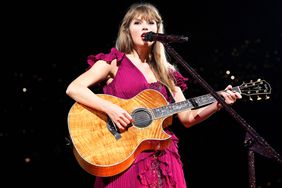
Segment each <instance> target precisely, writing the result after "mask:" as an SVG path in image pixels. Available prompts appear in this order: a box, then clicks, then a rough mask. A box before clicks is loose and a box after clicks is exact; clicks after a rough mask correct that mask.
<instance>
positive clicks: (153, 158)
mask: <svg viewBox="0 0 282 188" xmlns="http://www.w3.org/2000/svg"><path fill="white" fill-rule="evenodd" d="M114 59H117V62H118V66H119V68H118V71H117V74H116V76H115V78H114V80H113V81H112V82H111V83H110V84H108V85H106V84H103V83H102V85H101V86H102V87H103V92H104V94H110V95H113V96H117V97H119V98H124V99H130V98H132V97H134V96H135V95H137V94H138V93H139V92H141V91H142V90H144V89H155V90H157V91H159V92H161V93H162V94H163V95H164V96H165V97H166V99H167V101H168V102H172V101H173V99H172V97H170V95H169V93H168V92H167V89H166V87H165V86H164V85H162V84H161V83H160V82H155V83H148V82H147V80H146V78H145V77H144V75H143V74H142V73H141V71H140V70H139V69H138V68H137V67H136V66H135V65H134V64H133V63H132V62H131V61H130V60H129V59H128V58H127V57H126V55H125V54H124V53H122V52H120V51H118V50H117V49H116V48H112V49H111V52H110V53H108V54H103V53H100V54H98V55H95V56H94V55H90V56H89V57H88V59H87V61H88V64H89V65H90V66H92V65H93V64H94V63H95V62H96V61H98V60H105V61H107V62H109V63H110V62H111V61H112V60H114ZM173 75H174V77H175V78H176V85H177V86H179V87H181V88H182V90H185V89H187V86H186V83H185V81H186V80H187V78H184V77H183V76H182V75H181V74H180V73H179V72H177V71H174V72H173ZM165 131H166V132H167V133H168V134H170V135H172V142H171V144H170V146H169V147H168V148H166V149H165V150H162V151H161V152H160V153H158V155H156V152H155V151H144V152H142V153H140V154H139V155H138V156H137V158H136V160H135V161H134V163H133V164H132V165H131V167H130V168H129V169H127V170H126V171H124V172H122V173H121V174H118V175H115V176H112V177H96V179H95V184H94V188H103V187H106V188H119V187H122V188H139V187H140V188H141V187H143V188H144V187H152V188H167V187H169V188H170V187H176V188H186V182H185V178H184V173H183V168H182V162H181V160H180V156H179V154H178V146H177V144H178V138H177V137H176V136H175V135H174V134H173V132H171V131H170V130H169V129H168V128H166V130H165Z"/></svg>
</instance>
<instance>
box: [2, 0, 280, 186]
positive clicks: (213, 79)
mask: <svg viewBox="0 0 282 188" xmlns="http://www.w3.org/2000/svg"><path fill="white" fill-rule="evenodd" d="M133 2H138V1H128V0H127V1H125V0H124V1H116V0H104V1H101V2H98V1H95V2H94V3H91V4H87V3H85V4H83V3H77V2H73V3H70V2H68V3H58V2H56V3H52V2H50V1H47V2H32V3H29V2H20V3H19V2H18V3H13V2H11V3H6V5H3V6H2V9H3V11H1V15H2V19H1V20H2V21H1V27H2V29H1V30H2V32H1V33H2V34H1V36H2V37H1V38H2V39H1V40H2V42H1V45H2V63H1V67H2V68H1V70H2V73H1V86H2V89H1V96H2V97H1V98H2V100H1V101H0V112H1V119H2V123H1V126H0V146H1V173H2V176H1V184H2V185H1V187H15V186H26V187H42V186H49V187H59V186H62V185H63V186H66V187H80V188H87V187H92V186H93V182H94V177H93V176H91V175H90V174H88V173H87V172H85V171H84V170H83V169H82V168H81V167H80V166H79V165H78V163H77V161H76V160H75V158H74V156H73V153H72V151H71V148H70V147H69V146H68V141H67V138H68V125H67V116H68V112H69V109H70V107H71V106H72V104H73V103H74V101H73V100H71V99H70V98H69V97H67V96H66V94H65V90H66V87H67V85H68V84H69V83H70V82H71V81H72V80H73V79H74V78H75V77H76V76H78V75H79V74H81V73H82V72H84V71H85V70H86V68H87V67H88V66H87V63H86V58H87V56H88V55H90V54H97V53H100V52H104V53H108V52H109V50H110V48H111V47H112V46H113V45H114V41H115V39H116V35H117V31H118V27H119V24H120V21H121V19H122V18H123V15H124V14H125V12H126V10H127V8H128V7H129V6H130V5H131V4H132V3H133ZM147 2H151V3H153V4H154V5H156V6H157V8H159V10H160V13H161V14H162V16H163V19H164V24H165V30H166V33H167V34H176V35H184V36H187V37H189V41H188V42H187V43H183V44H171V46H172V47H173V48H174V49H175V50H176V51H177V52H178V53H179V54H180V55H181V56H182V57H183V59H185V61H187V62H186V63H188V64H189V65H190V66H191V67H193V68H194V69H195V70H196V71H197V73H198V74H199V75H200V76H201V77H202V78H203V79H204V80H206V81H207V83H208V84H209V85H210V86H211V87H212V88H213V89H214V90H221V89H224V88H225V87H226V86H227V84H232V85H233V86H238V85H241V84H242V83H244V82H252V81H256V80H257V79H262V80H265V81H266V82H267V83H268V84H269V85H270V86H271V90H270V93H271V94H269V95H268V96H269V97H270V98H269V99H268V100H266V95H259V96H260V97H261V100H257V98H256V97H253V100H250V99H249V97H248V96H243V99H242V100H240V101H238V102H237V103H236V104H235V105H233V106H232V108H233V109H234V110H235V111H236V112H237V113H238V114H239V115H240V116H241V117H242V118H243V119H244V120H245V121H246V123H247V124H248V125H250V126H251V127H252V128H253V129H254V130H255V131H256V133H258V135H259V136H260V137H262V138H263V139H264V140H265V141H266V142H267V143H268V144H269V145H271V147H272V148H274V149H275V151H276V152H277V153H278V154H282V142H281V141H282V138H281V130H282V128H281V126H282V124H281V121H280V115H281V114H280V113H281V109H280V106H281V104H282V99H281V92H282V88H281V83H280V80H281V78H279V77H280V76H281V75H282V62H281V57H282V50H281V49H282V48H281V47H282V11H281V10H282V2H281V1H280V0H271V1H264V0H260V1H252V0H236V1H235V0H232V1H201V0H197V1H196V0H190V1H187V2H183V1H173V2H171V1H160V0H159V1H158V0H155V1H147ZM4 10H5V11H4ZM172 61H173V59H172ZM173 63H175V64H176V65H177V67H178V69H179V71H180V72H181V73H182V74H183V75H184V76H186V77H188V78H189V81H188V87H189V88H188V90H187V91H186V92H185V95H186V97H187V98H192V97H196V96H199V95H202V94H206V93H207V91H206V90H205V89H204V88H203V87H202V86H201V84H199V83H198V82H197V80H195V79H194V78H193V77H192V76H191V75H190V74H189V73H188V72H187V71H186V70H185V69H184V68H183V67H182V66H181V65H180V64H178V63H177V62H173ZM171 128H172V129H174V131H175V133H176V135H177V136H178V138H179V139H180V143H179V151H180V154H181V157H182V162H183V165H184V166H183V168H184V171H185V176H186V181H187V184H188V187H189V188H202V187H217V188H220V187H224V188H226V187H228V188H239V187H240V188H245V187H248V164H247V162H248V161H247V149H248V148H247V147H245V146H244V139H245V136H246V129H245V126H242V125H241V124H240V123H239V122H238V121H236V120H235V119H234V118H233V117H232V116H231V115H230V114H229V113H227V111H225V110H224V109H223V110H221V111H220V112H218V113H217V114H216V115H214V116H212V117H211V118H209V119H208V120H207V121H205V122H202V123H201V124H198V125H197V126H194V127H192V128H190V129H185V128H183V127H182V126H181V125H180V124H178V123H177V122H176V123H175V125H174V126H172V127H171ZM255 168H256V181H257V187H260V188H264V187H267V188H270V187H271V188H273V187H275V188H276V187H282V182H281V181H282V165H281V163H279V162H278V161H277V160H275V159H273V158H266V157H264V156H262V155H260V154H257V153H255Z"/></svg>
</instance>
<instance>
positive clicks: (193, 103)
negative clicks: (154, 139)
mask: <svg viewBox="0 0 282 188" xmlns="http://www.w3.org/2000/svg"><path fill="white" fill-rule="evenodd" d="M233 90H235V91H237V92H239V93H240V88H239V86H236V87H233ZM215 101H216V99H215V98H214V97H213V96H212V95H211V94H205V95H201V96H198V97H194V98H191V99H187V100H185V101H181V102H177V103H172V104H169V105H167V106H162V107H159V108H154V109H152V111H153V114H154V119H158V118H163V117H168V116H171V115H173V114H175V113H178V112H182V111H184V110H187V109H192V108H198V107H202V106H205V105H208V104H211V103H213V102H215Z"/></svg>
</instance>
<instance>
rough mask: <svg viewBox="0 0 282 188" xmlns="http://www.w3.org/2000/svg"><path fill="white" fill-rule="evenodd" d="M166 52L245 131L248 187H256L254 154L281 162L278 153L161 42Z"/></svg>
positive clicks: (179, 57) (180, 58) (176, 54)
mask: <svg viewBox="0 0 282 188" xmlns="http://www.w3.org/2000/svg"><path fill="white" fill-rule="evenodd" d="M163 44H164V46H165V48H166V50H167V52H168V53H169V54H170V55H171V56H173V57H174V58H175V60H176V61H177V62H178V63H180V64H181V65H182V66H183V67H184V68H185V69H186V70H187V71H188V72H189V73H190V74H191V76H192V77H193V78H194V79H195V80H196V81H198V83H199V84H200V85H201V86H202V87H204V88H205V89H206V90H207V91H208V92H209V93H210V94H211V95H212V96H213V97H214V98H215V99H216V100H217V101H218V102H219V103H220V104H222V106H223V108H224V109H225V110H226V111H227V112H228V113H229V114H230V115H231V116H232V117H233V118H234V119H235V120H236V121H238V122H239V124H240V125H241V126H242V127H243V129H244V130H245V131H246V136H245V140H244V146H245V147H247V148H248V175H249V187H250V188H256V178H255V161H254V160H255V155H254V153H255V152H256V153H258V154H260V155H262V156H264V157H267V158H272V159H275V160H276V161H277V162H279V163H282V159H281V157H280V155H279V154H278V153H277V152H276V151H275V150H274V149H273V148H272V147H271V146H270V145H269V144H268V143H267V142H266V141H265V140H264V139H263V138H262V137H261V136H260V135H259V134H258V133H257V132H256V131H255V130H254V129H253V128H252V127H251V126H250V125H249V124H248V123H247V122H246V121H245V120H244V119H243V118H242V117H241V116H240V115H239V114H238V113H236V111H235V110H234V109H233V108H231V106H230V105H228V104H227V103H225V101H224V99H223V98H222V97H221V96H219V95H218V94H217V93H216V92H215V91H214V90H213V89H212V87H211V86H210V85H209V84H208V83H207V82H206V81H205V80H204V79H203V78H202V77H201V76H200V75H199V74H198V73H197V72H196V71H195V70H194V69H193V68H192V67H191V66H190V65H188V63H187V62H185V61H184V59H183V58H182V57H181V56H180V55H179V54H178V53H177V52H176V51H175V50H174V49H173V48H172V47H171V46H170V45H169V44H168V43H163Z"/></svg>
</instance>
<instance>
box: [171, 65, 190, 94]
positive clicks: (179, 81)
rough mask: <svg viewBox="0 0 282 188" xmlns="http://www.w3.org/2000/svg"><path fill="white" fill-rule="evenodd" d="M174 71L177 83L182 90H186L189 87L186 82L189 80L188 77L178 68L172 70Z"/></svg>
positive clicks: (173, 74)
mask: <svg viewBox="0 0 282 188" xmlns="http://www.w3.org/2000/svg"><path fill="white" fill-rule="evenodd" d="M171 71H172V76H173V78H174V81H175V85H176V86H178V87H180V88H181V89H182V91H185V90H186V89H187V88H188V87H187V84H186V82H187V81H188V78H186V77H184V76H183V75H182V74H181V73H180V72H178V71H177V70H171Z"/></svg>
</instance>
